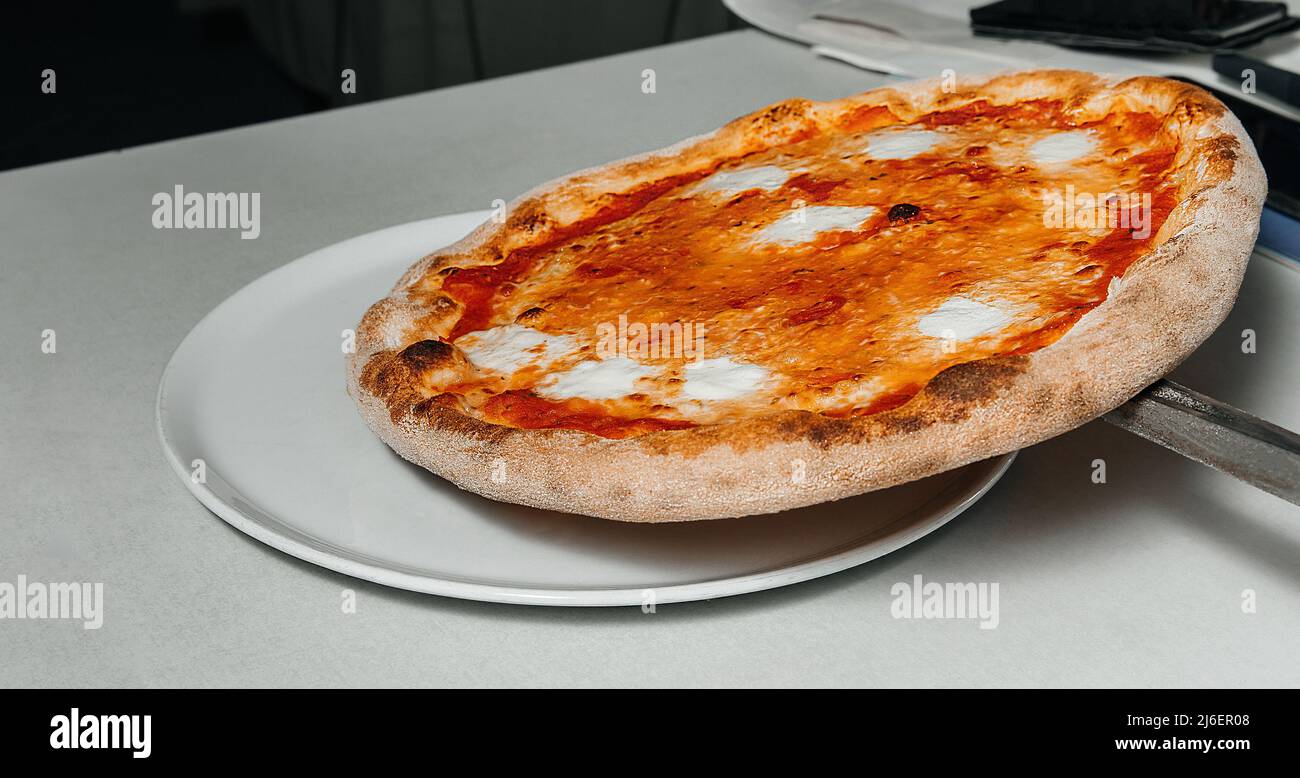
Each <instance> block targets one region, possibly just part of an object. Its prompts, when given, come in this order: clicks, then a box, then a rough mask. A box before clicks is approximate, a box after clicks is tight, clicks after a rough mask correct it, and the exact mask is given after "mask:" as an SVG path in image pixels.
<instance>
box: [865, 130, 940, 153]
mask: <svg viewBox="0 0 1300 778" xmlns="http://www.w3.org/2000/svg"><path fill="white" fill-rule="evenodd" d="M940 137H941V136H940V135H939V133H937V132H934V131H933V130H922V129H919V128H916V127H909V128H907V129H892V130H881V131H879V132H873V133H871V134H870V135H868V136H867V137H866V140H867V148H866V153H867V156H869V157H871V158H872V159H911V158H912V157H915V156H916V155H917V154H924V153H925V152H927V151H929V150H930V149H932V148H934V147H935V146H936V145H938V143H939V140H940Z"/></svg>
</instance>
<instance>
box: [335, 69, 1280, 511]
mask: <svg viewBox="0 0 1300 778" xmlns="http://www.w3.org/2000/svg"><path fill="white" fill-rule="evenodd" d="M1264 193H1265V181H1264V175H1263V171H1262V169H1261V166H1260V163H1259V160H1258V158H1257V156H1256V154H1255V151H1254V149H1253V147H1252V144H1251V143H1250V141H1249V140H1248V139H1247V138H1246V136H1245V134H1244V132H1243V130H1242V128H1241V125H1240V123H1239V122H1238V121H1237V120H1236V119H1235V117H1233V116H1232V114H1231V113H1229V112H1228V111H1227V110H1226V109H1225V108H1224V107H1223V105H1222V104H1221V103H1219V102H1218V101H1216V100H1215V99H1214V98H1213V97H1211V96H1210V95H1209V94H1207V93H1206V92H1205V91H1203V90H1201V89H1199V88H1197V87H1195V86H1192V85H1189V84H1185V83H1181V82H1177V81H1171V80H1166V79H1161V78H1153V77H1136V78H1124V79H1121V78H1114V77H1105V76H1099V75H1095V74H1089V73H1081V72H1073V71H1034V72H1021V73H1012V74H1008V75H1001V76H997V77H991V78H986V79H974V80H970V81H963V82H960V83H957V84H945V83H943V82H941V81H923V82H915V83H912V84H907V85H903V86H898V87H889V88H882V89H876V90H872V91H869V92H865V93H862V94H858V95H854V96H851V97H846V98H843V99H839V100H832V101H828V102H813V101H809V100H802V99H792V100H786V101H784V102H780V103H776V104H774V105H771V106H768V107H766V108H763V109H761V110H759V111H756V112H754V113H752V114H749V115H747V116H743V117H741V118H739V119H736V120H735V121H732V122H730V123H729V124H727V125H725V126H723V127H722V128H721V129H719V130H717V131H715V132H713V133H711V134H708V135H704V136H700V137H696V138H691V139H689V140H685V141H683V142H681V143H678V144H676V145H674V146H672V147H670V148H667V149H663V150H661V151H657V152H653V153H649V154H645V155H641V156H637V157H633V158H630V159H626V160H622V161H618V162H612V163H609V164H607V165H603V166H601V167H597V168H593V169H590V170H585V171H582V172H578V173H575V174H573V175H570V176H567V177H565V178H562V179H559V180H557V181H553V182H551V183H548V184H544V185H542V186H541V187H539V188H537V189H535V190H533V191H532V192H530V193H528V194H525V195H523V196H522V197H520V198H519V199H517V200H515V201H514V202H513V203H511V204H510V205H509V206H508V207H507V208H506V209H505V210H504V212H502V213H498V214H494V216H493V217H492V218H489V219H488V220H487V221H486V222H485V223H484V224H483V225H482V226H481V227H479V228H478V229H477V230H475V231H474V232H473V233H471V234H470V235H469V236H468V237H466V238H464V239H463V240H461V241H459V242H457V243H455V244H453V245H450V246H447V247H445V248H441V249H439V250H437V251H434V252H433V253H431V254H429V255H428V256H426V257H424V258H422V259H420V260H419V261H417V262H415V264H414V265H413V266H412V267H411V268H410V269H409V270H408V271H407V272H406V274H405V275H404V276H403V277H402V278H401V279H400V280H399V281H398V282H397V284H396V286H395V287H394V288H393V290H392V292H391V293H390V294H389V296H388V297H386V298H384V299H383V300H380V301H378V302H377V303H375V304H374V305H373V306H372V307H371V308H370V309H369V311H368V312H367V313H366V314H365V316H364V318H363V319H362V321H361V323H360V325H359V327H358V329H357V341H356V343H357V347H356V350H355V353H354V354H352V355H350V357H349V369H348V378H349V383H348V386H349V392H350V393H351V395H352V397H353V398H354V399H355V401H356V403H357V405H358V407H359V408H360V411H361V414H362V416H363V417H364V418H365V420H366V422H367V424H368V425H369V426H370V427H371V429H373V430H374V432H375V433H376V434H377V435H378V436H379V437H380V438H382V439H383V440H384V441H385V442H387V443H388V444H389V445H390V446H391V447H392V448H393V449H394V450H395V451H396V452H397V453H399V454H400V455H402V456H403V457H405V458H406V459H408V460H410V461H412V462H414V463H416V464H418V465H420V466H422V467H424V468H426V469H428V470H430V471H432V472H434V473H436V474H438V475H440V476H442V477H444V478H446V479H448V480H450V481H451V482H453V483H455V484H456V485H458V486H460V487H462V488H465V489H469V490H472V491H474V492H477V493H479V494H481V495H484V496H486V497H489V498H493V499H496V500H504V501H509V502H514V503H520V504H524V505H530V506H535V507H540V508H547V509H553V510H558V511H567V512H573V513H582V514H588V515H592V516H599V517H604V518H609V519H618V520H625V521H642V522H661V521H680V520H693V519H709V518H722V517H736V516H744V515H750V514H757V513H767V512H774V511H781V510H786V509H791V508H797V507H800V506H805V505H809V504H813V503H817V502H822V501H827V500H835V499H840V498H844V497H848V496H851V495H855V494H860V493H862V492H866V491H869V490H873V489H880V488H883V487H888V486H892V485H895V484H899V483H902V482H906V481H910V480H913V479H917V478H922V477H924V476H928V475H931V474H934V473H937V472H941V471H944V470H948V469H951V468H954V467H958V466H961V465H965V464H968V463H971V462H974V461H977V460H981V459H984V458H987V457H990V456H994V455H998V454H1002V453H1005V452H1008V451H1012V450H1015V449H1018V448H1022V447H1024V446H1027V445H1030V444H1033V443H1035V442H1038V441H1041V440H1044V439H1046V438H1048V437H1051V436H1054V435H1057V434H1060V433H1062V432H1064V431H1066V430H1069V429H1071V428H1073V427H1075V426H1077V425H1079V424H1082V423H1083V422H1085V421H1088V420H1090V419H1092V418H1095V417H1097V416H1099V415H1101V414H1102V413H1105V412H1106V411H1108V410H1110V409H1112V408H1114V407H1115V406H1117V405H1119V404H1120V403H1122V402H1124V401H1125V400H1127V399H1128V398H1130V397H1132V396H1133V395H1134V394H1136V393H1137V392H1138V391H1140V390H1141V389H1142V388H1143V387H1144V386H1146V385H1148V384H1149V383H1151V382H1152V381H1154V380H1155V379H1157V378H1159V377H1160V376H1162V375H1164V374H1165V373H1166V372H1168V371H1169V370H1170V369H1172V368H1173V367H1174V366H1175V365H1176V364H1178V362H1180V361H1181V360H1182V359H1183V358H1184V357H1185V356H1187V354H1189V353H1190V352H1191V351H1192V350H1193V349H1194V348H1195V347H1196V346H1197V345H1199V344H1200V343H1201V342H1202V341H1203V340H1204V339H1205V338H1206V337H1207V336H1208V335H1209V334H1210V333H1211V332H1212V331H1213V330H1214V329H1215V328H1216V327H1217V326H1218V325H1219V323H1220V322H1222V320H1223V319H1224V317H1225V316H1226V315H1227V312H1228V310H1229V309H1230V307H1231V306H1232V304H1233V302H1234V300H1235V297H1236V293H1237V289H1238V287H1239V285H1240V282H1241V278H1242V274H1243V272H1244V269H1245V264H1246V261H1247V259H1248V257H1249V255H1250V251H1251V247H1252V246H1253V243H1254V239H1255V237H1256V234H1257V232H1258V225H1259V216H1260V210H1261V208H1262V201H1263V197H1264Z"/></svg>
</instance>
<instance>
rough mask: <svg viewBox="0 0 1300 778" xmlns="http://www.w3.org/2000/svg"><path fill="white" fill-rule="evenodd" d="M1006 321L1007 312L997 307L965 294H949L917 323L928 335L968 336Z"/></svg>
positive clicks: (987, 331) (947, 337)
mask: <svg viewBox="0 0 1300 778" xmlns="http://www.w3.org/2000/svg"><path fill="white" fill-rule="evenodd" d="M1010 323H1011V316H1010V314H1008V313H1007V312H1006V311H1004V310H1002V309H1001V308H997V307H994V306H992V305H986V304H985V303H982V302H979V301H977V300H972V299H970V298H968V297H949V298H948V299H947V300H944V301H943V305H940V306H939V307H938V308H936V309H935V310H934V311H933V312H931V313H929V314H926V315H925V316H924V317H922V318H921V321H920V322H919V323H918V324H917V327H918V328H919V329H920V330H921V332H923V333H925V334H926V335H929V336H930V337H932V338H944V339H949V338H951V339H953V340H970V339H971V338H978V337H979V336H981V335H984V334H986V333H989V332H993V331H994V330H1000V329H1002V328H1003V327H1005V326H1006V325H1008V324H1010Z"/></svg>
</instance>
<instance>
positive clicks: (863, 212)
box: [754, 205, 877, 246]
mask: <svg viewBox="0 0 1300 778" xmlns="http://www.w3.org/2000/svg"><path fill="white" fill-rule="evenodd" d="M876 213H877V209H876V208H874V207H872V206H870V205H864V206H857V207H853V206H843V205H809V206H805V207H803V208H796V209H794V210H793V211H790V212H788V213H786V214H785V215H783V216H781V218H779V219H777V220H776V221H774V222H772V223H771V224H769V225H767V226H766V227H764V228H763V229H762V230H760V231H759V233H758V234H757V235H755V236H754V242H755V243H777V244H781V245H785V246H793V245H795V244H796V243H807V242H808V241H810V240H812V239H813V238H816V237H817V235H818V233H822V232H831V231H832V230H837V231H853V230H856V229H858V228H859V227H861V226H862V223H863V222H865V221H866V220H867V219H870V218H871V217H872V216H875V215H876Z"/></svg>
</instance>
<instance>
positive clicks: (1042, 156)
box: [1029, 131, 1097, 165]
mask: <svg viewBox="0 0 1300 778" xmlns="http://www.w3.org/2000/svg"><path fill="white" fill-rule="evenodd" d="M1096 145H1097V143H1096V141H1095V140H1093V137H1092V136H1091V135H1089V134H1088V133H1086V132H1082V131H1077V132H1058V133H1056V134H1054V135H1048V136H1047V137H1046V138H1043V139H1042V140H1040V141H1038V142H1037V143H1035V144H1034V145H1032V146H1030V147H1029V155H1030V156H1032V157H1033V158H1034V161H1035V162H1037V163H1039V164H1040V165H1052V164H1056V163H1059V162H1069V161H1070V160H1072V159H1078V158H1079V157H1082V156H1083V155H1084V154H1087V153H1088V152H1090V151H1092V150H1093V148H1094V147H1095V146H1096Z"/></svg>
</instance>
